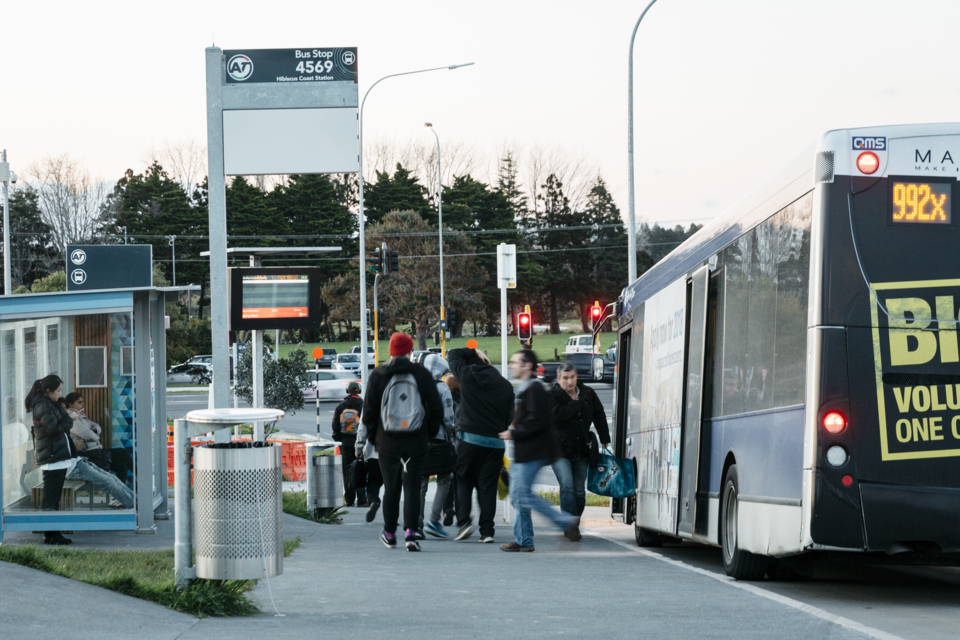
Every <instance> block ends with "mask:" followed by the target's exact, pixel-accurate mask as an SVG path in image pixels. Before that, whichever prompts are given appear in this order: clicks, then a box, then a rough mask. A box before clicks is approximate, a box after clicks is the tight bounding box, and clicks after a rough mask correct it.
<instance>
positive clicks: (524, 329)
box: [517, 311, 533, 341]
mask: <svg viewBox="0 0 960 640" xmlns="http://www.w3.org/2000/svg"><path fill="white" fill-rule="evenodd" d="M517 325H518V326H517V337H518V338H520V340H524V341H529V340H532V339H533V325H532V322H531V320H530V314H529V313H527V312H525V311H524V312H523V313H521V314H520V315H518V316H517Z"/></svg>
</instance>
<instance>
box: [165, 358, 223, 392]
mask: <svg viewBox="0 0 960 640" xmlns="http://www.w3.org/2000/svg"><path fill="white" fill-rule="evenodd" d="M212 379H213V365H212V364H206V363H204V362H184V363H183V364H178V365H175V366H172V367H170V368H169V369H167V385H168V386H170V385H176V384H193V385H204V384H210V381H211V380H212Z"/></svg>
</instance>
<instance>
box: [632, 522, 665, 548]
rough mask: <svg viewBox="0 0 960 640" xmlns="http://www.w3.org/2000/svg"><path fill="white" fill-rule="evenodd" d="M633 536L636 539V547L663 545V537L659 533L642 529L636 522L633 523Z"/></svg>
mask: <svg viewBox="0 0 960 640" xmlns="http://www.w3.org/2000/svg"><path fill="white" fill-rule="evenodd" d="M633 536H634V537H635V538H636V539H637V546H638V547H659V546H662V545H663V538H662V537H661V536H660V534H658V533H654V532H653V531H650V530H648V529H644V528H643V527H641V526H640V525H639V524H637V523H636V522H634V523H633Z"/></svg>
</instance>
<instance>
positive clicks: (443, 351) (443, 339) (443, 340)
mask: <svg viewBox="0 0 960 640" xmlns="http://www.w3.org/2000/svg"><path fill="white" fill-rule="evenodd" d="M423 126H425V127H426V128H428V129H430V131H431V132H432V133H433V137H434V138H436V139H437V215H438V221H437V222H438V223H437V229H438V230H439V232H440V319H441V320H446V319H447V308H446V306H445V305H444V303H443V165H442V164H441V163H440V136H438V135H437V131H436V129H434V128H433V123H430V122H425V123H424V124H423ZM440 355H441V356H442V357H444V358H446V357H447V332H446V330H444V329H441V330H440Z"/></svg>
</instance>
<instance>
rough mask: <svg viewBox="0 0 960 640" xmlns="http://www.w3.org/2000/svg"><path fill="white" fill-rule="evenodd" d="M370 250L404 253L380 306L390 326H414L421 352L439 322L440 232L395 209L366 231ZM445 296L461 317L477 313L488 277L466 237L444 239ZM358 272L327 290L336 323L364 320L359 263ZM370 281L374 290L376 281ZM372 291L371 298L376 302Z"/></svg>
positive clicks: (386, 281)
mask: <svg viewBox="0 0 960 640" xmlns="http://www.w3.org/2000/svg"><path fill="white" fill-rule="evenodd" d="M367 238H368V242H369V243H370V246H378V245H380V244H381V243H382V242H386V243H387V245H388V247H389V250H391V251H397V252H398V253H399V254H400V257H401V261H400V270H399V271H398V272H396V273H388V274H386V275H385V276H384V277H382V278H381V279H380V293H379V299H380V306H381V308H384V309H385V310H386V314H387V321H388V323H392V324H396V323H403V324H405V323H409V324H411V331H413V332H414V334H415V335H416V337H417V339H418V341H419V345H420V348H421V349H426V348H427V335H428V334H429V333H431V332H433V331H435V330H436V327H437V322H438V321H439V319H440V313H439V310H440V269H439V259H438V257H437V256H438V240H437V234H436V230H434V229H431V228H430V226H429V225H428V224H427V223H426V221H425V220H424V219H423V218H421V217H420V215H419V214H417V213H416V212H415V211H394V212H392V213H389V214H388V215H387V216H386V217H385V218H384V219H383V221H382V222H379V223H377V224H374V225H370V226H369V227H367ZM443 246H444V254H447V253H448V252H449V254H450V257H449V258H444V297H445V302H446V304H447V306H448V307H453V308H455V309H457V310H458V311H460V312H461V313H465V314H471V313H477V312H478V310H479V308H480V305H481V299H480V293H479V291H480V288H481V287H482V285H483V284H484V282H486V280H487V274H486V273H485V272H484V271H483V270H482V269H480V268H479V266H478V265H477V264H476V260H475V258H474V255H473V254H474V249H473V246H472V245H471V243H470V241H469V239H467V237H466V236H465V235H463V234H462V233H456V232H448V233H445V234H444V235H443ZM351 264H353V269H351V270H350V271H348V272H347V273H346V274H344V275H342V276H339V277H337V278H335V279H334V280H332V281H331V282H329V283H328V284H327V286H325V287H324V289H323V298H324V300H326V301H328V304H329V305H330V308H331V319H333V320H334V321H344V322H345V321H349V320H356V319H359V316H360V309H359V304H358V295H357V292H358V291H359V280H360V276H359V274H358V267H359V262H358V261H352V262H351ZM367 282H368V283H369V284H370V285H371V286H372V284H373V278H372V277H368V278H367ZM372 298H373V292H372V291H370V292H368V294H367V299H368V300H372Z"/></svg>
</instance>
